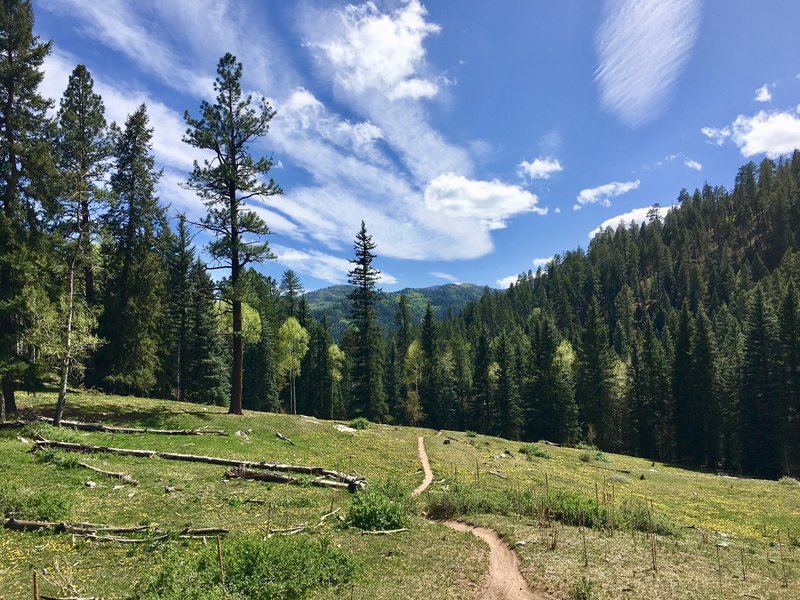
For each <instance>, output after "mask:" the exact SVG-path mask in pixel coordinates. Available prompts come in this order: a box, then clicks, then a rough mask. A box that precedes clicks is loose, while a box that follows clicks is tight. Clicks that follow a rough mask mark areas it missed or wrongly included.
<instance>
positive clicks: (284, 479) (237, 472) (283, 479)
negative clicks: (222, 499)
mask: <svg viewBox="0 0 800 600" xmlns="http://www.w3.org/2000/svg"><path fill="white" fill-rule="evenodd" d="M225 479H253V480H255V481H267V482H269V483H288V484H294V485H305V484H309V485H316V486H320V487H335V488H342V489H348V490H349V489H350V487H351V486H350V484H349V483H345V482H344V481H333V480H330V479H323V478H321V477H317V478H316V479H299V478H297V477H290V476H289V475H282V474H280V473H273V472H269V471H268V472H266V473H265V472H262V471H254V470H252V469H246V468H244V467H241V466H240V467H234V468H232V469H228V470H227V471H225Z"/></svg>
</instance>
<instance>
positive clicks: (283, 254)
mask: <svg viewBox="0 0 800 600" xmlns="http://www.w3.org/2000/svg"><path fill="white" fill-rule="evenodd" d="M271 248H272V251H273V252H274V253H275V255H276V256H277V257H278V262H279V263H280V264H282V265H284V266H286V267H289V268H290V269H292V270H294V271H297V272H298V273H303V274H305V275H311V276H312V277H316V278H317V279H321V280H323V281H327V282H329V283H333V284H338V283H346V282H347V273H348V272H349V271H350V270H352V268H353V265H352V264H351V263H350V261H349V260H347V259H344V258H339V257H338V256H333V255H331V254H326V253H324V252H320V251H318V250H298V249H296V248H289V247H286V246H282V245H280V244H272V245H271ZM379 283H381V284H384V285H392V284H395V283H398V281H397V279H395V278H394V277H392V276H391V275H389V274H388V273H384V272H381V276H380V279H379Z"/></svg>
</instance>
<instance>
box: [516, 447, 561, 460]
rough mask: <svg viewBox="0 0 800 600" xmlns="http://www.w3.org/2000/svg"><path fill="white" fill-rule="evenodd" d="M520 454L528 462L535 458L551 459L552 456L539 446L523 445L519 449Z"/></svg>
mask: <svg viewBox="0 0 800 600" xmlns="http://www.w3.org/2000/svg"><path fill="white" fill-rule="evenodd" d="M519 452H520V454H524V455H525V456H526V457H527V458H528V460H530V459H531V458H532V457H534V456H535V457H537V458H553V455H552V454H550V453H549V452H548V451H547V449H546V448H542V447H541V446H540V445H539V444H524V445H523V446H522V447H521V448H520V449H519Z"/></svg>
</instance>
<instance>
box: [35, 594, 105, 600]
mask: <svg viewBox="0 0 800 600" xmlns="http://www.w3.org/2000/svg"><path fill="white" fill-rule="evenodd" d="M39 600H100V598H98V597H97V596H89V597H87V598H84V597H83V596H58V597H56V596H43V595H42V594H39Z"/></svg>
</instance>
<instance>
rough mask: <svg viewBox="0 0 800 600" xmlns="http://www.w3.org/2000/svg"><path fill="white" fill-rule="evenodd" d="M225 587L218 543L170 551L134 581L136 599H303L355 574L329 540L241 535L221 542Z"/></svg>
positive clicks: (335, 585)
mask: <svg viewBox="0 0 800 600" xmlns="http://www.w3.org/2000/svg"><path fill="white" fill-rule="evenodd" d="M222 555H223V561H224V564H225V590H223V589H222V585H221V582H220V576H219V563H218V562H217V549H216V546H214V545H209V546H206V547H205V548H203V549H202V550H201V551H200V552H199V553H197V554H189V553H187V551H186V549H185V548H182V549H181V548H173V549H170V550H167V551H166V553H165V554H164V555H163V557H162V559H161V560H160V561H159V566H158V567H157V568H156V569H155V570H154V571H153V572H152V573H150V574H148V575H146V576H145V577H143V578H142V579H141V580H140V581H139V582H138V583H137V584H136V586H135V589H134V595H133V597H134V598H136V599H137V600H151V599H152V600H156V599H158V600H217V599H222V598H225V597H227V598H228V599H229V600H251V599H252V600H256V599H259V600H260V599H261V598H286V599H295V598H304V597H306V596H307V595H308V593H309V592H310V591H311V590H313V589H315V588H322V587H329V588H334V587H337V586H339V585H341V584H344V583H347V582H348V581H350V580H351V579H352V577H353V572H354V567H353V565H352V563H351V562H350V560H349V559H348V558H347V556H346V555H345V554H344V553H342V552H341V550H338V549H337V548H335V547H334V546H332V545H331V544H330V542H329V541H328V540H327V539H324V538H323V539H322V540H320V541H318V542H317V541H311V540H310V539H308V538H304V537H275V538H271V539H268V540H266V541H262V540H261V539H259V538H257V537H253V536H242V537H238V538H232V539H227V540H224V541H223V542H222Z"/></svg>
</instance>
